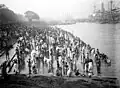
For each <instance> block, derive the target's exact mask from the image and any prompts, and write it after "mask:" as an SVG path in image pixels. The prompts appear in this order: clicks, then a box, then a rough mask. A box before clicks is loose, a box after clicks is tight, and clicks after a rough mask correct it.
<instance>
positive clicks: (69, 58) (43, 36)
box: [0, 23, 110, 76]
mask: <svg viewBox="0 0 120 88" xmlns="http://www.w3.org/2000/svg"><path fill="white" fill-rule="evenodd" d="M0 31H1V34H2V35H1V36H0V38H1V40H0V41H4V40H2V39H5V38H3V37H5V36H7V38H8V39H13V38H14V39H16V44H17V47H16V55H17V58H16V59H14V61H12V63H13V62H14V64H16V65H17V69H16V70H15V72H16V73H19V74H20V72H21V70H22V69H24V68H25V64H28V68H29V74H40V73H41V64H42V70H43V71H42V72H43V73H44V69H45V67H47V70H48V73H49V72H50V73H53V74H54V75H56V76H72V75H73V74H75V75H76V76H78V75H84V76H92V75H93V74H94V71H93V70H94V69H95V68H94V66H96V68H97V69H96V70H97V74H98V75H100V74H101V60H103V61H104V62H106V63H107V64H110V60H109V59H108V57H107V55H105V54H104V53H100V51H99V49H95V48H92V47H91V46H90V45H89V44H86V43H85V42H84V41H82V40H81V39H80V38H79V37H77V36H74V35H73V34H72V33H70V32H67V31H65V30H62V29H60V28H57V27H47V28H38V27H34V26H27V25H24V24H21V23H9V24H2V25H0ZM1 47H3V44H2V43H1ZM6 51H8V50H7V49H6ZM27 56H28V57H29V59H26V57H27ZM26 60H27V61H26ZM9 61H11V60H10V58H9V52H7V53H6V61H5V63H7V65H4V63H3V64H2V65H1V68H2V69H3V68H4V69H3V70H2V71H3V72H2V73H5V71H6V70H5V69H6V68H7V66H11V65H8V62H9ZM54 63H56V66H55V64H54ZM14 64H13V65H14ZM4 66H6V67H4Z"/></svg>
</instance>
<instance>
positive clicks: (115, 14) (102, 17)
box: [89, 0, 120, 24]
mask: <svg viewBox="0 0 120 88" xmlns="http://www.w3.org/2000/svg"><path fill="white" fill-rule="evenodd" d="M114 3H115V1H113V0H110V1H109V2H108V5H109V9H108V10H105V8H104V3H103V2H102V3H101V9H99V10H96V6H94V11H93V13H92V14H91V15H90V16H89V17H90V18H89V19H90V20H92V22H97V23H98V22H99V23H100V24H106V23H107V24H116V23H119V22H120V8H119V7H117V6H114V7H113V5H114Z"/></svg>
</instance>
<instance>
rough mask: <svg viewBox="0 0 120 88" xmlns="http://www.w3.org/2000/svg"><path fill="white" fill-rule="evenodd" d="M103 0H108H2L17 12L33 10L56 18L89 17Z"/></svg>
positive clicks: (0, 0)
mask: <svg viewBox="0 0 120 88" xmlns="http://www.w3.org/2000/svg"><path fill="white" fill-rule="evenodd" d="M101 1H104V2H106V1H108V0H0V3H1V4H5V5H6V6H7V7H8V8H10V9H11V10H13V11H14V12H16V13H21V14H24V12H25V11H27V10H31V11H34V12H36V13H38V14H39V16H40V17H47V18H55V19H59V18H61V17H66V16H68V17H74V18H78V17H80V18H81V17H87V16H88V15H89V14H90V13H92V11H93V6H94V5H97V8H100V3H101Z"/></svg>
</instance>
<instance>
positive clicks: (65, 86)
mask: <svg viewBox="0 0 120 88" xmlns="http://www.w3.org/2000/svg"><path fill="white" fill-rule="evenodd" d="M0 88H120V86H119V85H118V80H117V79H116V78H107V77H103V78H101V77H92V78H87V77H69V78H68V77H55V76H42V75H39V76H32V77H27V76H26V75H8V77H7V79H6V80H4V79H2V78H1V77H0Z"/></svg>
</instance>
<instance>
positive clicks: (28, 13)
mask: <svg viewBox="0 0 120 88" xmlns="http://www.w3.org/2000/svg"><path fill="white" fill-rule="evenodd" d="M24 14H25V17H26V18H28V20H29V21H32V20H33V19H36V20H39V19H40V17H39V15H38V14H37V13H35V12H33V11H26V12H25V13H24Z"/></svg>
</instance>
